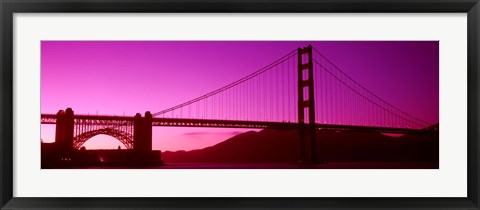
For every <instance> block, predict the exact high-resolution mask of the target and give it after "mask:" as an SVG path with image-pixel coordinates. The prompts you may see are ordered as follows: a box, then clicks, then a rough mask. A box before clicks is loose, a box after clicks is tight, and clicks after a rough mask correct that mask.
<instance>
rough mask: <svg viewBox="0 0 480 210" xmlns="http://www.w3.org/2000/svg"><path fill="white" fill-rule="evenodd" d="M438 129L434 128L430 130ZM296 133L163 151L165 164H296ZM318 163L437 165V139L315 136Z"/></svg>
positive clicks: (253, 135)
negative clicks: (409, 163) (417, 163)
mask: <svg viewBox="0 0 480 210" xmlns="http://www.w3.org/2000/svg"><path fill="white" fill-rule="evenodd" d="M435 126H436V127H437V129H438V125H434V126H432V128H435ZM298 142H299V137H298V133H297V131H296V130H272V129H265V130H261V131H259V132H255V131H249V132H246V133H241V134H239V135H236V136H234V137H232V138H230V139H227V140H225V141H223V142H221V143H218V144H216V145H213V146H210V147H206V148H203V149H199V150H192V151H176V152H171V151H165V152H163V153H162V160H163V161H164V162H165V163H167V164H168V163H289V162H296V161H297V160H298V144H299V143H298ZM316 142H317V151H318V159H319V160H326V161H328V162H438V159H439V156H438V155H439V142H438V136H415V135H403V136H400V137H393V136H389V135H384V134H381V133H367V132H358V133H356V132H335V131H318V132H317V138H316Z"/></svg>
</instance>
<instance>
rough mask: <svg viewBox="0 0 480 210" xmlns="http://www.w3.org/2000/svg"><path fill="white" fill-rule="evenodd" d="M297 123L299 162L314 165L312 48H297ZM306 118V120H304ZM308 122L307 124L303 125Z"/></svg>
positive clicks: (315, 151) (315, 160) (315, 150)
mask: <svg viewBox="0 0 480 210" xmlns="http://www.w3.org/2000/svg"><path fill="white" fill-rule="evenodd" d="M297 55H298V122H299V124H300V128H299V138H300V146H299V149H300V151H299V153H300V155H299V161H300V162H301V163H316V162H318V160H317V149H316V148H317V147H316V129H315V98H314V96H315V95H314V89H315V88H314V83H313V61H312V59H313V57H312V46H311V45H309V46H308V47H305V48H298V53H297ZM305 118H307V119H305ZM305 122H308V124H305Z"/></svg>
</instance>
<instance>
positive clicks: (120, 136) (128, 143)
mask: <svg viewBox="0 0 480 210" xmlns="http://www.w3.org/2000/svg"><path fill="white" fill-rule="evenodd" d="M100 134H104V135H108V136H111V137H113V138H115V139H117V140H118V141H120V142H121V143H122V144H123V145H124V146H125V148H127V149H133V141H134V140H133V136H132V135H131V134H129V133H126V132H123V131H121V130H117V129H114V128H102V129H97V130H92V131H88V132H84V133H81V134H80V135H77V136H75V137H74V138H73V148H74V149H80V147H82V145H83V144H85V142H87V141H88V140H90V139H91V138H93V137H94V136H97V135H100Z"/></svg>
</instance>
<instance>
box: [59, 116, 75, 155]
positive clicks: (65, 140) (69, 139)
mask: <svg viewBox="0 0 480 210" xmlns="http://www.w3.org/2000/svg"><path fill="white" fill-rule="evenodd" d="M73 134H74V120H73V110H72V108H67V109H66V110H65V111H63V110H60V111H58V112H57V123H56V126H55V144H56V146H57V147H58V149H59V151H60V153H61V154H62V156H64V157H67V156H70V155H71V152H72V150H73Z"/></svg>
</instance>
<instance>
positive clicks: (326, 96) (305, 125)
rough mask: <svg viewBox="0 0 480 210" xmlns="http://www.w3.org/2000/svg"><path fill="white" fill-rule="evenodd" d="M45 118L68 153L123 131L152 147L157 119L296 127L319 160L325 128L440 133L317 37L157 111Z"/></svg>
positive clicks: (141, 147) (126, 141)
mask: <svg viewBox="0 0 480 210" xmlns="http://www.w3.org/2000/svg"><path fill="white" fill-rule="evenodd" d="M192 88H195V87H192ZM41 123H42V124H56V132H55V144H57V146H58V148H60V150H61V151H62V152H63V153H64V154H68V153H69V152H70V151H73V150H78V149H80V148H81V147H82V145H83V144H84V143H85V142H86V141H88V140H89V139H90V138H92V137H94V136H96V135H99V134H105V135H109V136H112V137H114V138H116V139H118V140H119V141H120V142H121V143H122V144H123V145H124V146H125V147H126V148H127V149H130V150H135V151H139V152H142V151H143V152H147V151H151V150H152V127H153V126H173V127H217V128H252V129H295V130H298V134H299V139H300V142H299V161H300V162H313V163H314V162H316V161H317V151H316V149H315V148H316V146H315V139H316V137H315V136H316V132H317V131H318V130H330V131H346V132H378V133H398V134H412V135H431V134H438V130H436V129H432V128H429V126H431V125H432V124H431V123H429V122H426V121H424V120H421V119H418V118H416V117H414V116H412V115H410V114H409V113H406V112H404V111H402V110H400V109H399V108H397V107H395V106H393V105H392V104H390V103H388V102H386V101H385V100H383V99H381V98H380V97H378V96H377V95H375V94H374V93H373V92H372V91H369V90H367V89H366V88H365V87H364V86H362V85H361V84H359V83H358V82H356V81H355V80H354V79H352V78H351V77H350V76H348V75H347V74H346V73H345V72H344V71H342V70H341V69H340V68H339V67H338V66H337V65H335V64H334V63H333V62H331V61H330V60H329V59H327V58H326V57H325V56H324V55H323V54H322V53H320V52H319V51H318V50H316V49H315V48H313V47H312V46H310V45H309V46H307V47H304V48H298V49H296V50H294V51H292V52H290V53H288V54H287V55H285V56H283V57H281V58H279V59H278V60H276V61H274V62H272V63H270V64H269V65H266V66H265V67H263V68H261V69H259V70H257V71H255V72H253V73H251V74H250V75H247V76H245V77H243V78H241V79H239V80H237V81H235V82H233V83H230V84H228V85H226V86H224V87H221V88H219V89H217V90H214V91H212V92H209V93H207V94H205V95H202V96H199V97H197V98H194V99H192V100H189V101H187V102H184V103H181V104H178V105H176V106H173V107H171V108H168V109H165V110H162V111H159V112H156V113H153V114H152V113H150V112H148V111H147V112H145V114H144V115H143V116H142V115H141V114H140V113H137V114H136V115H135V116H133V117H127V116H100V115H79V114H74V112H73V110H72V109H71V108H67V109H66V110H60V111H58V113H56V114H41Z"/></svg>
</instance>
